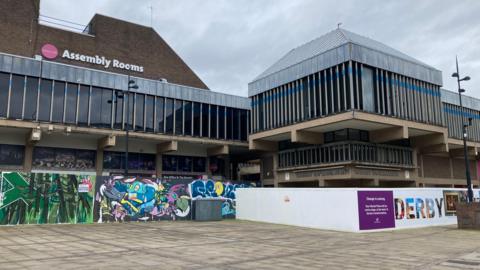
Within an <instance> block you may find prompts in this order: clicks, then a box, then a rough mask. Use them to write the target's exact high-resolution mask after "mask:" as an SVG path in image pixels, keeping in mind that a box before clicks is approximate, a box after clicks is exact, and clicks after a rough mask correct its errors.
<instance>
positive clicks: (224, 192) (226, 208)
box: [189, 180, 255, 218]
mask: <svg viewBox="0 0 480 270" xmlns="http://www.w3.org/2000/svg"><path fill="white" fill-rule="evenodd" d="M252 186H255V184H254V183H248V184H247V183H237V184H233V183H230V182H220V181H217V182H215V181H213V180H195V181H193V182H192V183H190V185H189V192H190V194H191V197H192V199H193V200H195V199H197V198H221V199H223V204H222V216H223V217H224V218H235V213H236V211H235V200H236V197H235V190H236V189H237V188H247V187H252Z"/></svg>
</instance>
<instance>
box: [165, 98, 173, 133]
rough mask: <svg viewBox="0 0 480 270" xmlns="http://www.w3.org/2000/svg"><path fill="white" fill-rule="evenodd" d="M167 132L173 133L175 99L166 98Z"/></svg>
mask: <svg viewBox="0 0 480 270" xmlns="http://www.w3.org/2000/svg"><path fill="white" fill-rule="evenodd" d="M165 121H166V123H165V133H167V134H172V133H173V99H171V98H167V99H166V100H165Z"/></svg>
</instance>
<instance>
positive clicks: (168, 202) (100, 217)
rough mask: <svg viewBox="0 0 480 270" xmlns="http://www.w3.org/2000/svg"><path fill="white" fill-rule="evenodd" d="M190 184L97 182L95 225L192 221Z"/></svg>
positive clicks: (134, 180)
mask: <svg viewBox="0 0 480 270" xmlns="http://www.w3.org/2000/svg"><path fill="white" fill-rule="evenodd" d="M187 188H188V182H185V183H182V182H180V181H175V182H171V181H162V180H160V179H149V178H135V177H132V178H124V177H123V176H115V177H105V178H103V181H97V188H96V195H95V210H94V212H95V222H99V223H102V222H122V221H150V220H177V219H190V215H191V213H190V195H189V193H188V190H187Z"/></svg>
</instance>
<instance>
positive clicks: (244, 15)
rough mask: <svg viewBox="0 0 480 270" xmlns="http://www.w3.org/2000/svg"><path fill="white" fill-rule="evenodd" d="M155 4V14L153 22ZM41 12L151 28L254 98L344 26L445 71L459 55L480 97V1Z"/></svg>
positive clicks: (160, 2) (124, 5)
mask: <svg viewBox="0 0 480 270" xmlns="http://www.w3.org/2000/svg"><path fill="white" fill-rule="evenodd" d="M150 6H152V7H153V16H150V13H151V12H150ZM40 12H41V14H42V15H47V16H52V17H56V18H59V19H64V20H69V21H73V22H78V23H81V24H87V23H88V21H89V20H90V18H91V17H92V16H93V15H94V14H95V13H100V14H104V15H108V16H112V17H116V18H120V19H123V20H128V21H131V22H135V23H139V24H143V25H147V26H150V21H151V18H152V21H153V27H154V28H155V30H156V31H157V32H158V33H159V34H160V35H161V36H162V37H163V38H164V39H165V40H166V41H167V42H168V43H169V44H170V46H171V47H173V49H174V50H175V51H176V52H177V53H178V54H179V55H180V57H181V58H182V59H183V60H184V61H185V62H186V63H187V64H188V65H189V66H190V67H191V68H192V69H193V70H194V71H195V72H196V73H197V75H198V76H199V77H200V78H201V79H202V80H203V81H204V82H205V83H206V84H207V85H208V86H209V87H210V89H212V90H214V91H219V92H224V93H229V94H236V95H242V96H247V89H248V83H249V82H250V81H251V80H252V79H253V78H255V77H256V76H257V75H259V74H260V73H261V72H263V71H264V70H265V69H267V68H268V67H269V66H270V65H272V64H273V63H274V62H276V61H277V60H278V59H279V58H281V57H282V56H283V55H284V54H285V53H287V52H288V51H289V50H291V49H293V48H295V47H297V46H299V45H301V44H303V43H306V42H308V41H310V40H312V39H314V38H316V37H319V36H321V35H323V34H325V33H327V32H329V31H331V30H333V29H335V28H336V26H337V23H338V22H341V23H342V27H343V28H345V29H347V30H350V31H352V32H355V33H357V34H360V35H363V36H367V37H370V38H373V39H375V40H378V41H380V42H383V43H385V44H387V45H389V46H391V47H393V48H395V49H397V50H400V51H402V52H404V53H406V54H408V55H410V56H412V57H414V58H417V59H418V60H420V61H423V62H425V63H427V64H429V65H431V66H433V67H435V68H437V69H439V70H441V71H442V72H443V84H444V88H446V89H450V90H456V81H455V80H454V79H453V78H451V77H450V75H451V73H452V72H453V71H454V69H455V55H456V54H458V57H459V61H460V71H461V74H462V75H470V76H471V77H472V80H471V81H469V82H466V83H464V85H463V87H464V88H465V89H466V90H467V94H469V95H472V96H475V97H478V98H480V1H478V0H457V1H451V0H450V1H447V0H422V1H419V0H408V1H405V0H402V1H387V0H376V1H373V0H371V1H370V0H369V1H365V0H362V1H354V0H343V1H338V0H334V1H325V0H322V1H319V0H303V1H300V0H296V1H292V0H258V1H253V0H235V1H228V0H216V1H213V0H202V1H198V0H188V1H187V0H156V1H153V0H102V1H100V0H83V1H78V0H62V1H58V0H41V11H40Z"/></svg>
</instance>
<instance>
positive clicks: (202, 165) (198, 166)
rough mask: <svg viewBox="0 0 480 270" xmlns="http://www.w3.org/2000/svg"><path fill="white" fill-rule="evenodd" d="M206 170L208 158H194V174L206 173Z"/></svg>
mask: <svg viewBox="0 0 480 270" xmlns="http://www.w3.org/2000/svg"><path fill="white" fill-rule="evenodd" d="M205 169H206V158H204V157H194V158H193V171H194V172H205Z"/></svg>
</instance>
